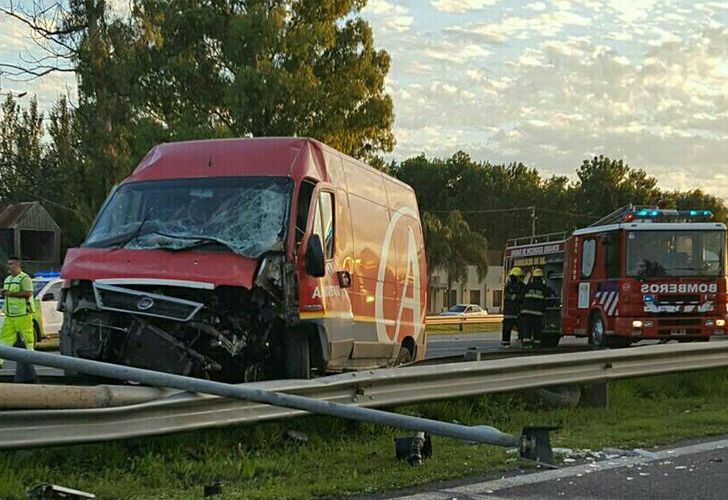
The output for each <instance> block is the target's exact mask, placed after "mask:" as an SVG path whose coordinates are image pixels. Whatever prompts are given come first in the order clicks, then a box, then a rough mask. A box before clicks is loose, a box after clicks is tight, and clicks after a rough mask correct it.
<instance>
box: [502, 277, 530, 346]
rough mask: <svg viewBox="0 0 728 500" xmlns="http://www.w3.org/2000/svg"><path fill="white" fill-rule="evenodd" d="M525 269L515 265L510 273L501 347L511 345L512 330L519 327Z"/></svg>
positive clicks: (520, 336) (505, 296) (520, 334)
mask: <svg viewBox="0 0 728 500" xmlns="http://www.w3.org/2000/svg"><path fill="white" fill-rule="evenodd" d="M522 276H523V271H522V270H521V268H520V267H514V268H513V269H511V272H510V273H508V283H506V287H505V290H503V292H504V299H503V335H502V337H501V347H503V348H508V347H510V345H511V331H512V330H513V327H516V328H518V312H519V310H520V308H521V302H523V293H524V288H525V285H524V284H523V280H522V279H521V277H522ZM522 335H523V334H522V333H521V329H520V328H518V338H519V339H521V338H522Z"/></svg>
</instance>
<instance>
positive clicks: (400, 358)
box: [394, 346, 412, 366]
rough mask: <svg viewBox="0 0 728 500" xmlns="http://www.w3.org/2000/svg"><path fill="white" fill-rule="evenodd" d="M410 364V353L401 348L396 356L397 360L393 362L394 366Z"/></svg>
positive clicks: (404, 347)
mask: <svg viewBox="0 0 728 500" xmlns="http://www.w3.org/2000/svg"><path fill="white" fill-rule="evenodd" d="M411 362H412V353H411V352H410V350H409V349H408V348H407V347H406V346H402V347H400V349H399V354H397V360H396V361H395V362H394V366H399V365H406V364H409V363H411Z"/></svg>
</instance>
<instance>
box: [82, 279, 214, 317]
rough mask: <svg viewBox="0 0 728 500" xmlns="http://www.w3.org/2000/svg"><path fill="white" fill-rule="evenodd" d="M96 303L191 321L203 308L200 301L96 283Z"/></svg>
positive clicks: (117, 308) (106, 308) (111, 309)
mask: <svg viewBox="0 0 728 500" xmlns="http://www.w3.org/2000/svg"><path fill="white" fill-rule="evenodd" d="M94 292H95V294H96V304H97V305H98V306H99V308H101V309H105V310H108V311H119V312H127V313H131V314H139V315H142V316H154V317H157V318H165V319H171V320H175V321H189V320H190V319H192V317H193V316H194V315H195V314H197V311H199V310H200V309H201V308H202V304H201V303H199V302H192V301H189V300H183V299H178V298H175V297H167V296H165V295H158V294H154V293H145V292H140V291H138V290H130V289H128V288H121V287H117V286H112V285H105V284H101V283H94Z"/></svg>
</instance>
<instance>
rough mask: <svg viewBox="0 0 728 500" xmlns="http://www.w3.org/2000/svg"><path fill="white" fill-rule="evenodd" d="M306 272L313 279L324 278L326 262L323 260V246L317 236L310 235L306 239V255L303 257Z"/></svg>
mask: <svg viewBox="0 0 728 500" xmlns="http://www.w3.org/2000/svg"><path fill="white" fill-rule="evenodd" d="M303 262H304V265H305V267H306V272H307V273H308V274H310V275H311V276H313V277H314V278H323V277H324V276H326V262H325V260H324V246H323V244H322V243H321V238H320V237H319V235H317V234H312V235H311V236H310V237H309V238H308V244H307V246H306V253H305V255H304V257H303Z"/></svg>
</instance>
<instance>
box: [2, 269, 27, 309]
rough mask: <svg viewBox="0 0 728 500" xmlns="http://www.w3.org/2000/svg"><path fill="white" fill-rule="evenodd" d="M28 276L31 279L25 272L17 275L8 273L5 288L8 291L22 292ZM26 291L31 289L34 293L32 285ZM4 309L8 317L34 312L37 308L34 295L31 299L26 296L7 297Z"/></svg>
mask: <svg viewBox="0 0 728 500" xmlns="http://www.w3.org/2000/svg"><path fill="white" fill-rule="evenodd" d="M26 278H27V279H28V280H30V276H28V275H27V274H26V273H23V272H20V273H18V275H17V276H13V275H8V276H7V277H6V278H5V282H4V283H3V289H4V290H5V291H8V292H21V291H23V281H25V279H26ZM25 291H29V292H31V294H32V292H33V287H32V285H31V288H30V290H25ZM4 310H5V316H7V317H18V316H25V315H26V314H30V313H32V312H33V311H34V310H35V307H34V303H33V298H32V295H31V298H30V299H27V298H25V297H5V306H4Z"/></svg>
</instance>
